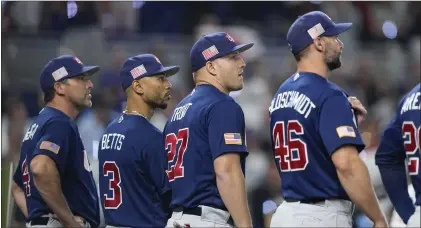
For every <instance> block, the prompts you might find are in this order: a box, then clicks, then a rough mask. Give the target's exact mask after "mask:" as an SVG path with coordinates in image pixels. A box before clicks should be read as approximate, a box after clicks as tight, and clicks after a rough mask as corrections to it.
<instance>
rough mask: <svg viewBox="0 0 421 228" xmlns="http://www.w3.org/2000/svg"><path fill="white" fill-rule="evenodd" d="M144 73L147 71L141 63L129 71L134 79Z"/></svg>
mask: <svg viewBox="0 0 421 228" xmlns="http://www.w3.org/2000/svg"><path fill="white" fill-rule="evenodd" d="M146 73H147V71H146V69H145V66H143V64H142V65H140V66H138V67H135V68H133V69H132V70H131V71H130V74H131V75H132V77H133V79H135V78H137V77H140V76H142V75H144V74H146Z"/></svg>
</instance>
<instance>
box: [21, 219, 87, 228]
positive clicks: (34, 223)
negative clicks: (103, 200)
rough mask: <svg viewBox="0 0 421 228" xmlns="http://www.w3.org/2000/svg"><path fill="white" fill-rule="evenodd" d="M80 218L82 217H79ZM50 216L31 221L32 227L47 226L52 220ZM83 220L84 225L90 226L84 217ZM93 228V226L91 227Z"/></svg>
mask: <svg viewBox="0 0 421 228" xmlns="http://www.w3.org/2000/svg"><path fill="white" fill-rule="evenodd" d="M79 217H80V216H79ZM50 218H51V217H50V216H46V217H37V218H34V219H32V220H31V221H29V222H30V223H31V226H46V225H47V224H48V221H49V220H50ZM80 218H82V219H83V223H84V224H88V223H89V222H88V220H86V219H84V218H83V217H80ZM91 227H93V226H91Z"/></svg>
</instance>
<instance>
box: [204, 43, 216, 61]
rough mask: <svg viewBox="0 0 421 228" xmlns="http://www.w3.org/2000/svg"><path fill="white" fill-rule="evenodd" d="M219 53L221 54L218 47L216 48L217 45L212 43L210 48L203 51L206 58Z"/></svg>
mask: <svg viewBox="0 0 421 228" xmlns="http://www.w3.org/2000/svg"><path fill="white" fill-rule="evenodd" d="M217 54H219V51H218V49H217V48H216V46H215V45H212V46H211V47H210V48H208V49H206V50H204V51H202V55H203V57H205V59H206V60H208V59H210V58H212V57H214V56H215V55H217Z"/></svg>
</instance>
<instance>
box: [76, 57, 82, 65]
mask: <svg viewBox="0 0 421 228" xmlns="http://www.w3.org/2000/svg"><path fill="white" fill-rule="evenodd" d="M74 59H75V61H76V62H77V63H79V64H80V65H83V63H82V61H80V59H79V58H78V57H75V58H74Z"/></svg>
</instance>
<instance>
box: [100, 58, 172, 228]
mask: <svg viewBox="0 0 421 228" xmlns="http://www.w3.org/2000/svg"><path fill="white" fill-rule="evenodd" d="M178 71H179V67H178V66H170V67H164V66H162V64H161V62H160V61H159V59H158V58H156V57H155V56H154V55H151V54H143V55H137V56H135V57H132V58H129V59H128V60H127V61H126V62H125V63H124V64H123V67H122V69H121V72H120V78H121V85H122V88H123V90H126V89H127V88H129V87H130V86H131V85H132V83H133V81H134V80H139V79H141V78H143V77H150V76H154V75H158V74H166V75H167V76H171V75H174V74H175V73H177V72H178ZM136 95H137V94H136ZM164 146H165V145H164V137H163V135H162V132H161V131H160V130H158V129H157V128H156V127H154V126H153V125H152V124H151V123H150V122H149V120H148V119H146V117H144V116H142V115H141V114H139V113H137V114H135V115H133V114H128V113H123V114H121V115H120V117H119V118H116V119H115V120H114V121H113V122H112V123H111V124H110V125H109V126H108V127H107V129H106V131H105V133H104V134H103V136H102V138H101V140H100V143H99V153H98V158H99V189H100V196H101V201H102V206H103V211H104V218H105V223H106V224H107V226H108V227H165V225H166V222H167V220H168V217H169V213H170V212H169V203H170V199H171V189H170V187H169V183H168V177H167V174H166V172H165V171H166V169H167V154H166V152H165V150H164Z"/></svg>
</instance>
